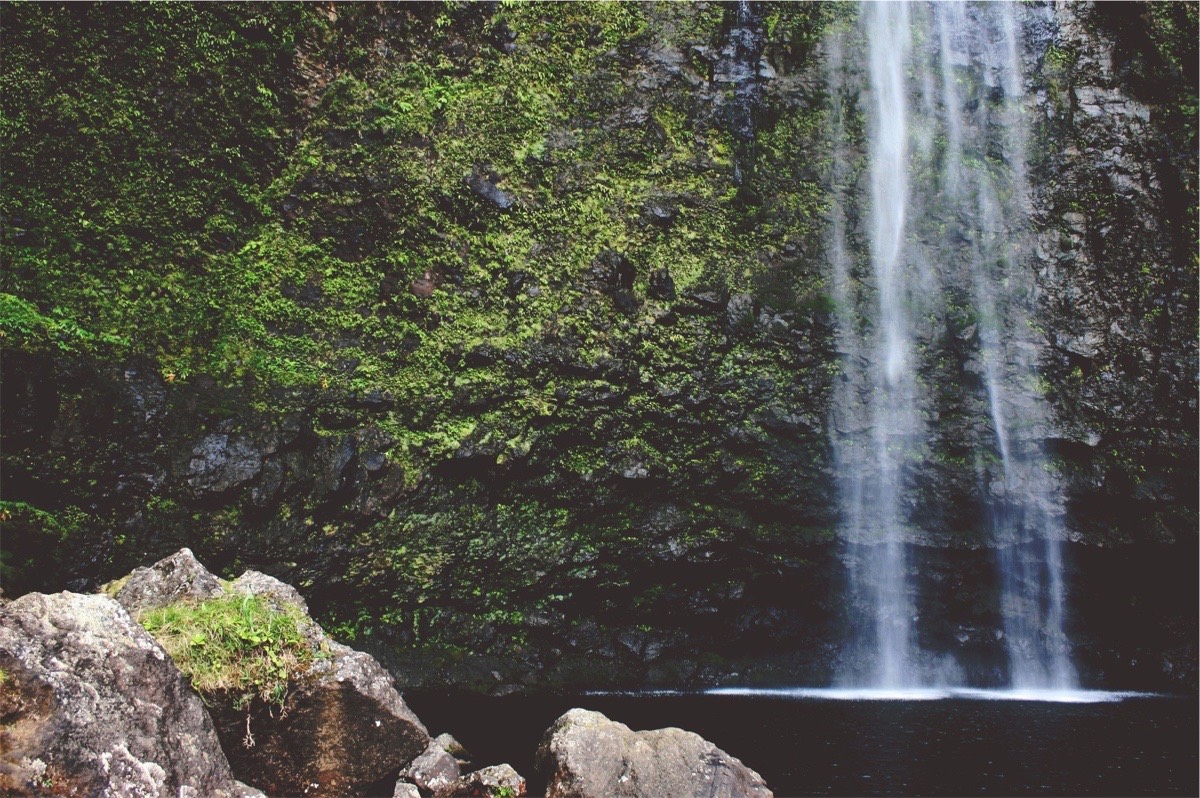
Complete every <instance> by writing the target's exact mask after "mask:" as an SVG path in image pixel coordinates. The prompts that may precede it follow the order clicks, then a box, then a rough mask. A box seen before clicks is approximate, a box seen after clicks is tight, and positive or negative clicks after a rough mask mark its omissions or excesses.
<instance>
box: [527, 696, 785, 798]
mask: <svg viewBox="0 0 1200 798" xmlns="http://www.w3.org/2000/svg"><path fill="white" fill-rule="evenodd" d="M537 760H538V767H539V769H540V770H541V771H542V772H544V773H545V774H546V776H547V777H548V781H549V784H548V787H547V789H546V795H547V797H548V798H599V796H629V797H630V798H659V797H660V796H705V797H706V798H735V796H736V797H738V798H743V797H745V796H753V797H754V798H768V796H770V795H772V793H771V791H770V790H769V789H767V785H766V784H765V783H764V782H763V780H762V777H761V776H759V775H758V774H757V773H755V772H754V771H753V770H751V769H750V768H748V767H746V766H745V765H743V764H742V763H741V761H740V760H737V759H735V758H733V757H731V756H730V755H729V754H727V753H725V752H724V751H722V750H721V749H719V748H717V747H716V746H715V745H713V744H712V743H710V742H708V741H707V740H705V739H703V738H702V737H700V736H699V735H698V734H694V733H692V732H687V731H683V730H682V729H674V728H669V729H657V730H655V731H643V732H634V731H631V730H630V729H629V727H628V726H626V725H625V724H623V723H616V722H614V721H611V720H609V719H608V718H606V717H605V716H604V715H602V714H600V713H599V712H591V711H589V710H586V709H572V710H570V711H569V712H567V713H566V714H564V715H563V716H562V717H560V718H559V719H558V720H556V721H555V722H554V725H553V726H551V727H550V728H549V729H548V730H547V731H546V734H545V736H544V737H543V738H542V742H541V745H540V746H539V747H538V752H537Z"/></svg>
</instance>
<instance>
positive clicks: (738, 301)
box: [725, 294, 754, 330]
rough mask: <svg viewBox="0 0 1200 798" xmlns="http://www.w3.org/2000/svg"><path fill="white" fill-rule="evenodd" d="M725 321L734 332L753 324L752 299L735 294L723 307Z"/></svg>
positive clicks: (745, 295) (748, 296) (746, 295)
mask: <svg viewBox="0 0 1200 798" xmlns="http://www.w3.org/2000/svg"><path fill="white" fill-rule="evenodd" d="M725 319H726V321H728V322H729V326H730V327H731V328H733V329H735V330H740V329H744V328H746V327H749V326H750V325H751V324H753V323H754V297H752V296H750V295H749V294H737V295H735V296H733V297H731V298H730V299H729V304H728V305H726V306H725Z"/></svg>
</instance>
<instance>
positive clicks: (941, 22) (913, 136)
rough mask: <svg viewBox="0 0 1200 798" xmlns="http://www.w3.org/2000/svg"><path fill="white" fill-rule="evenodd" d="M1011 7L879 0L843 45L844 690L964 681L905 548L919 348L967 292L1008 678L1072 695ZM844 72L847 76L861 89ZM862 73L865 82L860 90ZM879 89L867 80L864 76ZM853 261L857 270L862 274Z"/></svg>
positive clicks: (838, 231)
mask: <svg viewBox="0 0 1200 798" xmlns="http://www.w3.org/2000/svg"><path fill="white" fill-rule="evenodd" d="M1015 13H1016V12H1015V9H1014V6H1013V5H1012V4H1008V3H995V4H978V5H975V4H966V3H957V2H955V3H936V4H914V5H910V4H909V3H907V2H879V3H870V2H869V3H865V4H864V5H863V8H862V15H861V25H860V29H859V31H858V34H859V37H858V38H856V37H851V39H853V40H854V41H861V42H863V43H864V45H865V48H866V57H865V58H864V59H861V60H862V61H864V62H865V65H866V68H865V70H863V71H865V75H864V74H862V72H861V71H858V72H856V71H855V69H854V67H853V66H852V65H851V62H852V60H853V59H849V58H846V57H845V50H846V47H847V46H848V45H847V40H846V38H845V36H841V37H836V38H835V39H833V40H831V41H830V42H829V43H828V50H829V58H828V61H829V70H830V72H829V76H830V80H831V85H832V86H833V91H832V92H831V96H832V98H833V104H832V108H831V119H832V120H833V121H832V128H831V130H830V135H831V136H832V137H833V140H834V141H835V142H837V143H835V147H834V158H833V159H832V160H833V167H832V175H831V177H832V179H831V182H832V186H833V194H834V200H835V201H834V203H833V211H832V214H831V217H830V230H831V238H830V260H831V262H832V270H833V274H832V277H833V280H832V285H833V296H834V299H835V304H836V306H837V308H838V314H837V316H838V343H839V351H840V353H841V355H842V362H843V380H842V381H841V383H840V385H839V387H838V395H837V401H836V403H835V404H836V408H835V417H834V430H835V431H834V452H835V462H836V464H837V467H838V473H839V478H840V488H841V495H842V502H843V517H844V521H843V530H842V537H843V539H844V540H845V541H846V551H845V556H846V560H847V564H848V567H847V575H848V583H849V590H848V596H849V604H850V606H851V607H852V610H851V614H852V616H853V617H852V620H851V624H852V626H853V637H854V641H853V645H852V646H851V648H852V649H855V650H854V651H853V652H852V654H851V655H850V656H849V657H848V661H849V662H850V663H852V664H851V665H850V666H849V667H848V668H847V669H846V670H847V672H846V674H845V675H844V678H843V679H842V680H841V681H842V682H843V683H844V684H846V685H851V686H860V687H861V686H869V687H872V688H881V689H912V688H918V687H929V686H934V685H938V684H946V683H955V682H959V681H961V679H962V677H961V675H960V674H961V671H960V669H958V668H957V667H956V666H955V665H954V663H952V662H948V661H947V658H946V657H944V656H942V657H937V656H934V655H933V654H932V653H931V652H927V651H923V650H922V649H921V648H920V646H918V644H917V639H918V635H917V629H918V624H919V620H920V619H919V617H918V616H917V613H916V609H915V608H916V606H917V602H916V601H915V600H914V593H915V592H916V590H917V589H918V588H919V586H920V585H919V580H916V579H914V578H913V575H912V574H911V573H910V570H911V564H910V556H911V552H910V547H911V545H912V543H913V542H914V541H917V540H920V539H921V537H922V534H923V531H924V530H923V529H922V521H923V519H920V518H915V517H913V516H914V513H913V509H914V508H915V507H916V506H917V504H918V502H917V499H916V498H915V496H914V495H913V491H914V486H913V479H912V474H913V473H914V470H915V469H916V468H918V467H920V466H921V464H922V463H923V461H924V460H925V459H927V458H928V457H929V456H930V452H931V437H932V432H933V430H932V429H931V425H932V424H934V423H935V422H934V421H932V420H931V419H936V418H937V410H938V408H937V406H936V405H937V397H936V395H935V392H934V390H933V389H932V387H931V386H930V385H929V384H928V382H929V379H928V378H929V374H928V373H925V372H923V369H925V368H926V365H927V364H925V363H924V362H923V360H922V358H923V357H925V352H926V350H927V349H928V348H929V347H930V345H931V343H932V338H933V337H934V336H935V335H936V334H937V331H936V329H935V328H936V326H937V322H936V321H933V322H931V320H937V319H945V318H948V317H949V315H950V313H951V304H952V302H954V301H962V300H963V298H964V297H965V301H966V302H967V303H969V305H970V309H969V311H970V313H971V314H972V316H973V321H974V324H973V327H972V329H973V330H974V331H975V332H974V333H972V335H973V336H974V338H973V347H974V354H973V355H972V358H973V361H974V363H975V369H976V372H977V373H978V374H979V377H980V382H981V383H982V389H981V390H979V391H978V392H977V393H978V395H977V398H976V401H975V405H974V406H977V407H978V415H979V416H980V418H981V420H983V419H986V423H988V424H990V427H991V432H992V434H991V436H990V437H987V438H984V439H981V440H979V441H977V442H975V448H976V450H977V451H976V463H977V466H976V470H977V477H978V484H979V486H980V493H981V495H982V504H983V505H984V506H985V507H986V518H983V519H980V524H982V525H986V526H988V527H989V528H990V529H989V531H990V533H991V535H992V545H994V546H995V547H996V551H997V579H998V582H999V588H1000V589H999V591H998V592H999V595H1000V599H999V603H1000V607H999V610H1000V614H1001V615H1002V618H1003V632H1002V634H1003V637H1004V640H1005V645H1006V648H1007V651H1008V662H1007V663H1004V664H1003V665H1002V669H1003V670H1005V671H1006V676H1007V682H1008V684H1009V686H1010V687H1014V688H1020V689H1039V690H1068V689H1071V688H1073V687H1074V686H1075V675H1074V671H1073V668H1072V667H1071V664H1070V660H1069V657H1068V656H1067V653H1066V652H1067V647H1066V639H1065V635H1064V634H1063V623H1064V615H1065V611H1064V608H1065V598H1064V586H1063V579H1062V569H1063V563H1062V556H1061V551H1060V543H1059V541H1060V539H1061V537H1062V536H1063V529H1062V522H1061V507H1060V506H1059V499H1058V491H1057V489H1056V486H1055V483H1054V480H1053V477H1052V475H1051V473H1050V471H1049V470H1048V469H1047V467H1046V466H1047V462H1046V458H1045V455H1044V453H1043V451H1042V444H1041V441H1042V440H1044V438H1045V434H1046V431H1047V429H1048V427H1047V411H1046V408H1045V406H1044V402H1043V401H1042V400H1041V398H1040V396H1039V395H1038V393H1037V390H1036V372H1035V361H1036V354H1037V339H1036V336H1035V335H1034V333H1033V331H1032V329H1031V327H1030V317H1031V310H1032V307H1033V304H1034V298H1035V297H1034V294H1033V291H1034V286H1033V280H1032V274H1031V273H1027V271H1026V270H1025V269H1024V268H1023V261H1022V258H1023V256H1024V254H1025V253H1026V252H1027V251H1028V248H1027V242H1028V229H1027V227H1028V225H1027V219H1028V216H1029V210H1028V187H1027V178H1026V171H1027V170H1026V133H1025V120H1024V116H1023V105H1022V103H1023V93H1024V92H1023V84H1022V74H1021V61H1020V47H1019V42H1018V33H1019V30H1018V22H1017V19H1016V16H1015ZM848 84H849V85H848ZM862 84H865V87H864V86H863V85H862ZM863 88H866V92H865V93H862V89H863ZM859 94H861V106H862V109H863V110H864V111H865V122H866V128H865V138H866V143H867V153H866V156H867V158H866V179H865V183H866V185H867V187H868V192H867V201H866V203H865V205H866V219H867V223H866V224H865V225H864V226H863V227H864V229H863V231H862V232H863V233H864V234H865V235H864V237H865V238H866V247H865V248H864V247H861V245H860V246H859V249H865V255H866V262H867V263H868V264H869V268H867V267H866V266H865V265H864V268H861V269H859V270H857V272H856V269H855V264H856V260H855V256H856V253H855V247H854V246H852V245H851V238H852V233H851V228H852V225H851V224H850V223H849V222H848V221H847V218H848V217H847V213H846V208H847V207H848V205H849V204H850V202H851V198H852V194H851V192H852V190H853V186H852V185H851V184H852V182H853V176H852V169H851V168H850V161H851V159H852V154H851V153H850V152H849V150H848V145H846V144H844V143H842V142H845V141H846V140H847V139H849V138H850V136H849V132H848V131H847V129H846V127H847V120H848V119H849V118H850V113H849V111H848V110H847V108H846V104H847V97H857V96H858V95H859ZM856 273H857V274H858V279H857V280H856V279H855V276H856Z"/></svg>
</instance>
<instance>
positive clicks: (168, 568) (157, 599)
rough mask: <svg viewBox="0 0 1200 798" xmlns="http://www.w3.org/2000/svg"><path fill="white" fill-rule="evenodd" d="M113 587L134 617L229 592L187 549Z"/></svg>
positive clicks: (115, 594) (111, 588) (113, 584)
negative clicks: (183, 602) (160, 608)
mask: <svg viewBox="0 0 1200 798" xmlns="http://www.w3.org/2000/svg"><path fill="white" fill-rule="evenodd" d="M110 590H111V591H112V592H113V597H114V598H115V599H116V600H117V601H118V602H119V603H120V604H121V606H122V607H124V608H125V609H126V610H127V611H128V612H129V614H130V615H132V616H133V617H134V618H137V617H138V616H139V615H141V614H142V613H143V612H145V611H147V610H152V609H156V608H158V607H165V606H167V605H168V604H173V603H175V602H176V601H196V602H200V601H204V600H205V599H207V598H212V597H213V596H219V595H221V594H223V593H224V592H225V589H224V588H223V587H221V583H220V581H219V580H218V579H217V578H216V577H215V576H213V575H212V574H211V573H209V572H208V569H207V568H205V567H204V566H203V565H201V564H200V561H199V560H197V559H196V555H194V554H192V550H191V549H186V548H185V549H180V550H179V551H177V552H176V553H174V554H172V555H171V556H170V557H166V558H164V559H162V560H159V561H158V562H156V563H155V564H154V565H152V566H149V567H143V568H136V569H134V571H133V573H131V574H130V575H129V576H128V578H126V579H123V580H120V581H118V582H114V583H112V585H111V587H110Z"/></svg>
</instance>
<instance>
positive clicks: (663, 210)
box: [642, 197, 679, 229]
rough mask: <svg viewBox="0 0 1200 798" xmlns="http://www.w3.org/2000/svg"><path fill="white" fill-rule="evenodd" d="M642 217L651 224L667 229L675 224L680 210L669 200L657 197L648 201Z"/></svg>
mask: <svg viewBox="0 0 1200 798" xmlns="http://www.w3.org/2000/svg"><path fill="white" fill-rule="evenodd" d="M642 215H643V217H644V218H645V219H646V221H648V222H650V224H653V225H655V226H656V227H661V228H663V229H666V228H669V227H670V226H671V225H672V224H674V223H675V217H676V216H678V215H679V209H678V208H676V207H675V204H674V203H672V202H670V201H669V200H667V199H664V198H662V197H655V198H652V199H649V200H647V201H646V206H645V210H644V211H643V214H642Z"/></svg>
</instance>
